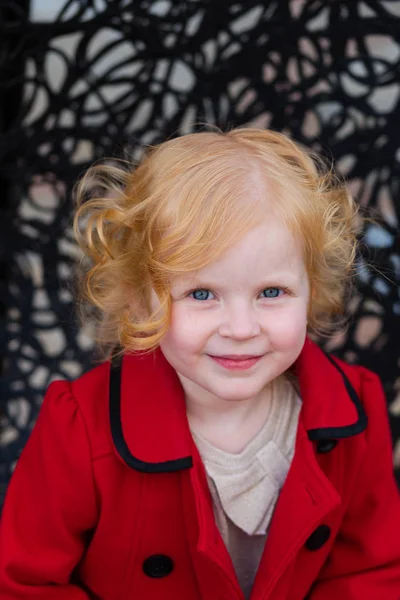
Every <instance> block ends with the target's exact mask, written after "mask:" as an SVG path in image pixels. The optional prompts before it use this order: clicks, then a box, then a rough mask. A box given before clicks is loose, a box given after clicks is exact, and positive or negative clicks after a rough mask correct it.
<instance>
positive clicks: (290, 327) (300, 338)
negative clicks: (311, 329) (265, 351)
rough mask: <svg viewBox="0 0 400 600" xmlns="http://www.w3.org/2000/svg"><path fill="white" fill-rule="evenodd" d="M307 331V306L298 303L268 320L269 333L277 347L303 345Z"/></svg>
mask: <svg viewBox="0 0 400 600" xmlns="http://www.w3.org/2000/svg"><path fill="white" fill-rule="evenodd" d="M306 331H307V307H306V306H305V305H300V304H299V305H298V306H296V307H293V308H291V309H290V310H287V311H283V312H282V313H281V314H279V315H276V318H274V319H270V320H269V322H268V333H269V335H270V337H271V341H272V342H273V343H274V346H275V347H280V348H282V349H285V348H288V349H290V348H293V349H294V348H296V347H297V346H298V345H302V344H303V342H304V338H305V335H306Z"/></svg>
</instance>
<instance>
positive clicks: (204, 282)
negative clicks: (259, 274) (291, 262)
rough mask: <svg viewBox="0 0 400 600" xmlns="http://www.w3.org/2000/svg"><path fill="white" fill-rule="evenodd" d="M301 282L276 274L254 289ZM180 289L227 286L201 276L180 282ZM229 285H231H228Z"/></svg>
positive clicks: (288, 275)
mask: <svg viewBox="0 0 400 600" xmlns="http://www.w3.org/2000/svg"><path fill="white" fill-rule="evenodd" d="M299 282H300V278H299V277H297V276H295V275H293V274H292V273H290V272H282V273H279V274H274V275H270V276H269V277H264V279H263V280H262V281H260V283H258V284H254V288H259V289H263V288H266V287H273V286H275V285H276V286H279V285H287V286H289V287H290V286H294V285H296V284H297V283H299ZM177 285H178V286H179V287H184V288H188V287H199V288H205V289H208V288H221V289H223V288H224V287H225V286H223V285H221V282H219V281H212V280H211V279H209V278H207V279H206V278H203V277H200V276H197V277H193V279H190V280H188V281H182V282H179V283H178V284H177ZM228 285H229V284H228Z"/></svg>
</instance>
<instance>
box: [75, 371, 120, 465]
mask: <svg viewBox="0 0 400 600" xmlns="http://www.w3.org/2000/svg"><path fill="white" fill-rule="evenodd" d="M109 380H110V362H108V361H107V362H103V363H101V364H99V365H97V366H95V367H93V368H92V369H90V370H89V371H87V372H86V373H84V374H83V375H81V376H80V377H78V378H77V379H75V380H73V381H71V382H70V389H71V393H72V395H73V397H74V399H75V401H76V402H77V404H78V406H79V409H80V412H81V414H82V417H83V419H84V421H85V424H86V429H87V433H88V436H89V438H90V442H91V446H92V451H93V457H94V458H96V455H103V454H106V453H108V452H111V451H112V450H113V444H112V438H111V432H110V425H109Z"/></svg>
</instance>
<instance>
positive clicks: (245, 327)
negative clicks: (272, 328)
mask: <svg viewBox="0 0 400 600" xmlns="http://www.w3.org/2000/svg"><path fill="white" fill-rule="evenodd" d="M219 334H220V335H221V336H222V337H229V338H232V339H236V340H246V339H249V338H252V337H255V336H257V335H259V334H260V325H259V323H258V320H257V316H256V314H255V311H254V309H253V308H252V307H249V306H243V305H242V304H241V305H240V306H235V307H231V308H229V309H226V310H225V311H224V318H223V319H222V322H221V324H220V327H219Z"/></svg>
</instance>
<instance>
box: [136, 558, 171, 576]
mask: <svg viewBox="0 0 400 600" xmlns="http://www.w3.org/2000/svg"><path fill="white" fill-rule="evenodd" d="M173 568H174V563H173V561H172V558H170V557H169V556H165V554H153V556H149V558H146V560H145V561H144V563H143V571H144V572H145V573H146V575H147V576H148V577H166V576H167V575H169V574H170V573H171V571H172V570H173Z"/></svg>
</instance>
